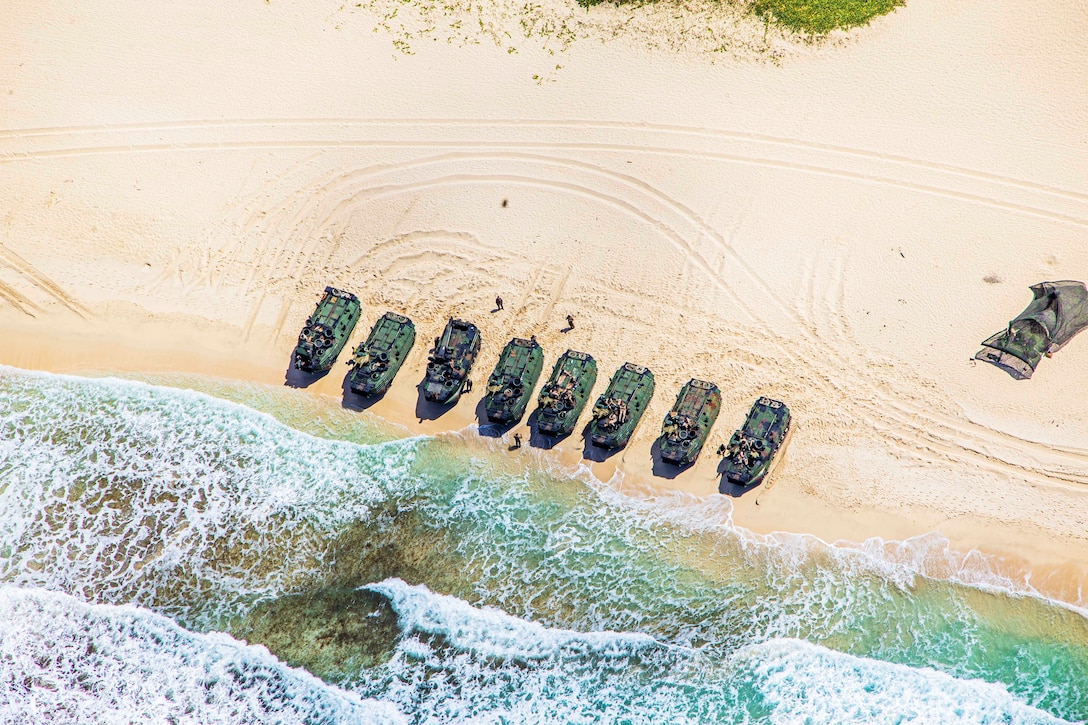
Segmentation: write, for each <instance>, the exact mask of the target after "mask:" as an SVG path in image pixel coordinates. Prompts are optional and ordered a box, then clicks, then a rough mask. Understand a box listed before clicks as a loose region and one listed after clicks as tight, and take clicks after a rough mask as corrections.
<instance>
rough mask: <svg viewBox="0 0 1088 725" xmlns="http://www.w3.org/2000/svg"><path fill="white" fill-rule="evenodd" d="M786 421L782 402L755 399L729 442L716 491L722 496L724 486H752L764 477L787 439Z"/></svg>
mask: <svg viewBox="0 0 1088 725" xmlns="http://www.w3.org/2000/svg"><path fill="white" fill-rule="evenodd" d="M790 422H791V421H790V410H789V408H787V407H786V404H785V403H781V402H779V401H777V400H771V399H770V398H760V399H759V400H757V401H756V402H755V403H754V404H753V405H752V409H751V410H750V411H748V418H747V419H746V420H745V421H744V425H743V426H741V428H740V430H738V431H736V432H734V433H733V436H732V437H731V438H730V439H729V445H728V447H727V448H726V452H725V471H724V473H723V475H722V482H721V485H720V486H719V487H718V490H719V491H721V492H722V493H725V486H726V484H727V483H735V484H737V485H739V486H754V485H756V484H757V483H759V482H761V481H762V480H763V479H764V478H766V477H767V474H768V473H770V471H771V469H772V468H773V465H774V463H775V459H776V456H777V454H778V453H779V451H781V450H782V449H783V448H784V447H785V445H786V443H787V441H788V439H789V435H790Z"/></svg>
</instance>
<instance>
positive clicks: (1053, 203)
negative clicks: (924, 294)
mask: <svg viewBox="0 0 1088 725" xmlns="http://www.w3.org/2000/svg"><path fill="white" fill-rule="evenodd" d="M321 123H323V122H322V121H314V120H313V119H270V120H268V121H242V122H199V121H198V122H191V123H188V122H187V123H181V124H163V125H158V126H157V127H156V130H157V131H160V132H161V131H163V130H166V129H172V130H174V131H175V132H180V135H182V136H184V135H185V134H184V132H193V131H194V130H197V131H199V132H204V131H208V130H214V131H216V132H219V133H222V132H224V131H226V130H231V129H235V130H236V129H239V128H244V129H247V130H248V131H252V130H254V129H261V127H266V128H263V129H262V130H264V131H269V130H272V131H275V130H277V129H282V128H285V127H287V128H294V129H299V130H305V131H313V129H314V128H315V127H316V126H315V124H317V125H319V124H321ZM335 123H336V124H337V126H338V128H342V127H343V126H344V124H345V121H344V120H343V119H337V120H336V121H335ZM348 123H353V124H354V125H355V126H356V127H361V126H366V127H368V128H378V127H380V126H381V125H383V124H384V125H388V124H390V123H393V124H397V125H399V126H401V127H416V128H423V129H430V130H431V131H432V133H433V130H434V129H435V128H436V127H438V126H439V125H444V126H453V127H458V126H459V127H460V128H461V129H466V128H467V129H469V130H472V129H474V128H479V127H481V126H482V127H485V128H489V129H493V128H495V127H501V128H503V129H504V130H509V129H511V128H527V129H533V130H535V131H542V130H551V131H563V130H564V129H565V130H567V131H569V130H571V129H580V130H582V131H586V130H603V131H605V132H607V133H609V134H611V135H613V136H614V135H616V134H618V133H628V134H634V135H643V134H664V135H666V136H668V137H670V138H673V139H675V138H684V139H697V140H702V141H721V140H723V139H724V140H729V141H731V142H734V143H740V144H745V143H747V144H754V145H756V146H758V147H761V148H764V149H767V148H770V149H778V150H783V149H784V150H787V151H789V152H791V154H796V153H797V152H798V151H800V152H801V153H807V154H813V155H815V156H816V157H817V159H816V161H818V162H812V161H796V160H793V159H790V158H787V159H781V158H773V157H771V156H769V155H766V154H765V155H757V154H753V153H750V152H743V151H744V150H743V149H741V151H742V152H736V151H733V152H725V151H716V150H711V149H706V148H702V147H700V148H698V149H690V148H684V147H682V146H681V145H679V144H675V143H674V144H673V145H671V146H670V145H653V144H651V143H648V142H642V143H613V142H598V143H591V142H577V143H570V142H563V141H555V142H543V143H542V142H539V141H517V140H514V141H510V140H505V141H489V140H479V139H453V140H437V141H436V140H417V141H412V140H404V139H403V138H393V139H380V138H379V139H373V138H365V139H358V138H356V139H350V138H349V139H344V138H321V139H315V138H312V133H311V134H303V135H304V136H305V135H309V136H311V138H295V139H284V138H280V139H278V140H257V141H245V140H241V139H229V138H228V139H226V140H218V141H203V140H185V139H184V138H182V139H180V140H178V141H175V142H173V143H144V144H140V143H133V142H131V141H129V142H128V143H124V144H117V145H113V146H111V145H109V144H102V145H99V146H92V145H84V146H82V147H68V148H63V147H61V148H52V149H50V148H44V149H30V150H25V151H20V152H15V153H14V154H12V153H10V152H8V153H5V154H4V155H2V156H0V162H3V161H11V160H18V159H19V158H32V157H39V158H40V157H50V156H64V155H78V154H84V153H121V152H125V153H129V152H140V151H166V150H221V149H246V148H303V147H315V148H326V149H327V148H330V147H333V148H339V149H350V148H364V147H389V146H393V147H396V148H399V149H405V150H407V149H418V148H449V147H450V146H454V147H461V148H464V147H470V148H475V149H484V148H490V149H507V150H510V149H516V150H522V151H524V150H527V149H528V150H543V151H547V152H549V153H578V154H586V153H598V154H599V153H626V154H658V155H668V156H679V157H688V158H694V159H698V160H702V161H725V162H732V163H742V164H748V165H753V166H763V167H769V168H776V169H781V170H785V171H792V172H801V173H817V174H827V175H831V176H838V177H841V178H845V179H850V180H854V181H858V182H862V183H877V184H887V185H892V186H896V187H899V188H903V189H907V190H910V191H915V192H919V193H926V194H932V195H936V196H943V197H945V198H949V199H952V200H958V201H963V202H970V203H977V204H983V205H986V206H991V207H995V208H999V209H1003V210H1005V211H1011V212H1016V213H1022V214H1028V215H1033V216H1040V217H1044V218H1047V219H1050V220H1052V221H1056V222H1061V223H1067V224H1074V225H1077V226H1081V227H1088V213H1086V212H1085V209H1084V208H1083V207H1084V206H1085V202H1086V201H1088V195H1084V194H1080V193H1077V192H1073V191H1069V190H1067V189H1061V188H1058V187H1052V186H1047V185H1044V184H1039V183H1035V182H1030V181H1024V180H1020V179H1015V178H1012V177H1007V176H1001V175H997V174H990V173H987V172H978V171H975V170H971V169H964V168H960V167H955V166H952V165H947V164H938V163H933V162H927V161H922V160H917V159H910V158H907V157H902V156H889V155H884V154H878V153H874V152H869V151H866V150H862V149H850V148H847V147H841V146H833V145H826V144H814V143H810V142H805V141H802V140H798V139H786V138H779V137H770V136H762V135H758V134H745V133H735V132H727V131H720V132H719V131H706V130H700V129H691V128H686V127H678V126H650V125H646V124H641V125H629V124H610V123H607V122H566V123H551V122H536V121H510V122H495V121H487V122H486V123H481V122H479V121H471V120H468V121H466V120H464V119H460V120H457V119H450V120H449V122H447V121H434V120H430V121H418V120H402V121H399V122H396V121H394V122H389V121H375V120H361V121H360V120H355V121H351V122H348ZM149 128H150V127H149V126H139V125H133V126H131V127H127V128H123V127H98V128H91V129H88V128H83V129H78V128H77V129H25V130H22V131H11V132H5V133H3V134H0V141H7V142H11V141H13V140H14V141H27V140H30V139H56V138H57V137H60V136H63V135H64V134H65V133H68V134H70V135H74V136H80V137H82V136H86V135H88V134H91V135H106V136H108V135H109V134H118V133H122V134H130V133H140V132H146V131H147V130H148V129H149ZM197 135H199V133H198V134H197ZM228 135H229V134H228ZM281 135H282V134H281ZM334 135H335V134H334ZM400 135H401V136H403V134H400ZM828 159H833V160H834V161H835V163H829V161H828ZM844 159H847V160H849V163H847V164H843V163H842V161H843V160H844ZM852 163H861V164H862V165H863V166H864V165H865V164H870V165H875V166H877V167H879V168H880V169H882V170H881V171H877V172H874V171H873V170H871V169H868V168H858V167H855V168H848V167H849V165H850V164H852ZM891 168H900V169H909V170H911V171H912V172H920V173H922V174H928V175H929V176H930V177H931V178H930V179H928V180H923V181H922V182H919V181H916V180H911V179H904V178H902V177H901V176H897V175H894V174H890V173H889V169H891ZM514 178H515V177H510V178H508V179H506V180H507V181H510V180H513V179H514ZM631 178H633V177H631ZM934 179H935V181H934ZM956 179H966V180H968V181H971V182H973V183H979V182H983V183H987V184H990V185H991V186H993V187H996V188H990V189H987V190H986V193H975V192H970V191H963V190H961V189H958V188H956V185H955V183H950V182H953V181H955V180H956ZM466 180H467V179H466V178H458V177H457V176H456V175H453V176H449V177H446V178H445V179H444V181H443V182H442V183H460V182H462V181H466ZM490 180H491V181H495V180H503V179H502V177H495V178H492V179H490ZM940 182H943V183H940ZM420 188H425V187H420ZM554 188H562V187H554ZM565 191H567V192H568V193H581V194H587V195H589V196H592V193H590V192H591V190H588V189H586V188H582V189H578V188H577V186H576V185H570V186H568V187H566V188H565ZM1010 192H1011V193H1013V194H1014V195H1015V194H1021V195H1022V194H1027V195H1028V196H1029V197H1030V196H1032V195H1034V198H1031V199H1030V200H1029V202H1028V203H1025V202H1023V201H1021V200H1016V199H1013V198H1011V197H1010V196H1009V193H1010ZM390 193H400V192H399V190H398V189H396V188H394V189H392V190H391V191H390ZM666 196H667V195H666ZM341 203H342V204H344V203H346V204H348V205H349V206H350V205H351V204H352V203H353V202H352V201H350V200H349V201H346V202H344V201H342V202H341ZM611 203H613V204H614V205H616V206H619V207H620V208H623V209H625V211H626V212H628V213H630V214H633V215H635V216H639V209H638V208H636V207H632V206H631V205H626V206H625V205H624V204H623V203H622V202H621V201H620V200H617V199H613V200H612V202H611ZM1070 208H1072V211H1070ZM688 211H690V210H688ZM640 218H641V219H642V220H643V221H644V222H646V223H648V224H650V225H651V226H653V227H655V228H656V229H657V230H658V231H659V232H661V233H662V234H663V235H664V236H665V237H666V238H667V239H669V241H670V242H671V243H673V244H677V245H679V246H680V247H681V248H682V249H684V250H685V252H686V253H690V254H692V255H694V256H695V257H697V258H698V259H699V261H700V265H699V266H700V267H701V268H702V271H703V272H704V274H706V275H707V276H708V277H709V279H710V280H711V281H713V282H714V283H715V284H716V285H717V286H719V287H720V288H722V289H723V291H726V292H727V293H728V294H729V295H730V296H732V297H734V298H736V297H737V295H736V293H735V292H734V291H733V290H732V289H731V288H730V287H729V286H728V285H722V284H721V281H720V280H719V279H718V277H717V275H715V274H714V269H715V268H718V269H721V268H722V266H723V260H722V259H721V258H718V259H717V260H713V261H716V262H717V263H716V264H714V263H712V260H709V259H707V258H706V257H704V256H703V255H702V254H701V253H700V252H698V251H696V250H695V249H694V248H693V247H692V245H691V244H689V243H688V241H687V239H686V238H685V237H684V235H677V234H674V233H670V231H669V229H668V228H667V226H662V224H660V223H659V222H660V220H658V223H655V222H654V220H653V219H652V218H649V217H647V216H646V215H641V217H640ZM690 220H691V221H696V222H699V223H698V224H696V226H703V227H704V228H706V229H709V227H708V226H707V225H705V223H703V222H702V220H700V219H698V218H697V216H694V215H693V216H692V217H691V219H690ZM300 221H301V220H300V218H299V216H298V215H296V216H295V217H293V218H291V219H288V220H287V221H286V226H291V225H292V224H293V223H294V224H296V225H297V223H298V222H300ZM296 229H297V226H296ZM700 236H701V235H700ZM709 236H710V239H711V241H713V242H714V244H715V245H716V246H718V247H719V248H720V249H721V250H722V251H724V252H726V253H727V254H728V255H729V256H732V257H733V258H734V259H733V260H732V261H734V262H737V263H739V264H740V265H741V266H742V267H744V270H743V271H744V272H745V274H746V276H748V277H749V278H750V279H751V280H752V281H753V282H756V284H757V286H758V287H760V288H762V289H761V291H762V292H764V293H765V294H767V295H768V296H770V298H771V299H773V300H774V301H775V303H776V305H777V306H778V307H780V308H781V309H782V310H783V311H786V312H787V313H792V314H793V316H796V308H795V307H791V306H790V305H787V304H786V303H785V301H784V300H782V299H781V298H778V297H777V295H776V293H775V291H774V289H773V288H772V287H771V286H770V285H767V284H766V283H765V282H763V280H762V279H761V278H760V277H759V275H758V273H757V272H756V271H755V270H754V269H751V268H750V267H748V265H747V264H746V263H745V260H743V258H741V257H739V256H738V255H736V252H735V250H733V249H732V248H731V245H729V244H728V242H727V241H726V240H724V239H715V238H714V235H713V234H711V235H709ZM737 301H738V302H741V303H743V300H737ZM750 312H751V311H750ZM755 318H756V319H757V320H758V319H759V316H758V314H756V315H755ZM798 319H800V318H798ZM806 336H812V337H813V339H815V341H816V342H817V343H819V344H820V346H821V347H824V348H825V352H827V353H829V355H830V356H831V357H832V358H833V359H835V360H836V361H837V363H838V365H837V367H842V365H843V362H844V361H843V359H842V356H841V355H839V354H837V351H836V350H835V349H834V346H828V345H827V344H826V342H827V341H826V340H821V339H820V338H819V336H818V335H817V336H813V334H812V332H811V330H810V331H809V332H808V334H807V335H806ZM785 352H786V353H787V354H790V350H789V346H785ZM791 357H794V358H796V356H795V355H793V354H791ZM797 362H802V361H797ZM854 362H855V363H856V359H855V361H854ZM850 370H851V372H852V373H853V374H854V375H857V374H858V372H859V371H858V370H857V368H856V367H854V366H851V367H850ZM864 377H865V378H867V380H865V387H867V388H870V389H871V392H872V393H873V394H874V396H875V397H876V398H878V399H879V400H880V401H882V402H884V403H890V405H881V406H880V407H881V408H883V409H884V411H885V412H881V413H878V414H877V418H876V419H878V420H886V421H888V422H891V423H893V424H894V425H895V426H896V429H898V430H908V431H911V430H917V429H918V428H919V426H918V425H916V423H917V420H918V418H919V416H924V419H923V421H924V422H926V423H928V424H933V425H935V426H936V427H946V423H947V422H955V420H956V419H954V418H950V419H947V421H944V422H942V421H940V420H937V419H934V418H933V417H932V413H931V412H929V406H925V408H926V409H924V410H923V409H922V408H920V407H919V408H917V409H915V410H911V408H913V407H915V406H903V404H902V403H901V402H899V401H896V400H889V398H887V397H886V395H885V394H884V393H882V392H881V390H880V388H881V386H880V385H879V384H874V383H879V381H874V379H873V376H872V374H871V372H869V371H867V372H866V374H865V376H864ZM829 382H831V384H832V385H834V382H833V381H829ZM835 387H839V386H837V385H835ZM847 399H850V397H849V396H848V398H847ZM862 407H864V408H868V409H869V410H867V411H866V412H867V413H868V414H869V415H866V416H865V417H866V418H870V417H871V416H872V415H874V410H873V408H872V407H871V406H869V405H866V404H865V403H864V402H863V403H862ZM889 409H890V410H891V411H892V412H893V413H895V414H894V415H892V416H888V415H887V414H886V411H887V410H889ZM912 421H913V422H912ZM966 425H967V426H969V429H970V430H971V434H970V435H969V436H968V437H969V438H970V437H972V436H975V437H977V430H975V429H977V428H979V426H977V425H976V424H973V423H970V422H967V424H966ZM967 430H968V428H965V427H964V425H963V423H957V425H956V428H954V429H952V430H948V429H946V430H945V431H943V432H942V434H941V435H939V436H936V439H937V441H938V442H939V441H953V440H956V439H957V438H959V436H958V435H950V433H957V434H963V433H964V432H965V431H967ZM987 430H988V429H987ZM929 435H930V437H934V434H933V432H932V431H930V432H929ZM999 438H1000V437H999ZM1010 438H1011V440H1012V441H1015V443H1016V445H1017V446H1018V447H1019V446H1020V445H1025V444H1029V445H1030V442H1027V441H1023V440H1021V439H1018V438H1012V437H1010ZM1004 442H1005V443H1008V442H1009V441H1007V440H1006V441H1004ZM957 447H958V449H960V450H962V451H971V453H973V454H975V455H978V456H981V457H982V458H984V459H986V458H989V459H990V460H1003V459H1004V458H1005V457H1004V456H997V457H996V458H995V456H988V455H987V454H985V453H982V452H981V451H979V450H977V449H978V448H979V446H971V447H968V448H963V446H962V443H956V444H954V445H953V449H954V450H956V449H957ZM1043 448H1047V447H1045V446H1044V447H1043ZM1047 450H1051V449H1049V448H1047ZM1067 454H1068V455H1069V456H1071V459H1072V460H1073V461H1074V462H1075V463H1076V465H1077V467H1081V464H1082V463H1083V461H1082V458H1083V456H1082V453H1081V452H1079V451H1074V452H1071V453H1068V452H1067ZM1016 470H1017V471H1018V472H1019V473H1020V475H1022V474H1023V473H1024V469H1023V467H1016ZM1047 473H1051V471H1047ZM1075 478H1076V480H1078V482H1079V481H1080V477H1079V475H1078V476H1075Z"/></svg>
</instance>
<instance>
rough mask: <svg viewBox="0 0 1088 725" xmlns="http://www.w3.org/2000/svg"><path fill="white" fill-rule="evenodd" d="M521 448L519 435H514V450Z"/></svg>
mask: <svg viewBox="0 0 1088 725" xmlns="http://www.w3.org/2000/svg"><path fill="white" fill-rule="evenodd" d="M518 448H521V433H515V434H514V449H515V450H516V449H518Z"/></svg>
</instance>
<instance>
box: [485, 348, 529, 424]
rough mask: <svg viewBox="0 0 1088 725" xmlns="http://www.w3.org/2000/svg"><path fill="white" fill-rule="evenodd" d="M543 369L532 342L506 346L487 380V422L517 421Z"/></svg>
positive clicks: (527, 403) (523, 411)
mask: <svg viewBox="0 0 1088 725" xmlns="http://www.w3.org/2000/svg"><path fill="white" fill-rule="evenodd" d="M543 367H544V349H543V348H542V347H540V344H539V343H538V342H537V341H536V340H525V339H523V338H520V337H515V338H514V339H512V340H511V341H510V342H508V343H506V347H504V348H503V350H502V354H501V355H499V361H498V362H497V363H495V369H494V370H493V371H492V373H491V376H490V377H489V378H488V379H487V395H486V396H484V410H485V411H487V419H488V420H490V421H491V422H492V423H513V422H515V421H518V420H521V417H522V416H523V415H524V414H525V408H526V406H527V405H529V399H530V398H531V397H532V395H533V388H534V387H536V381H537V379H538V378H539V377H540V371H541V369H542V368H543Z"/></svg>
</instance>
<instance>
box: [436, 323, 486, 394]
mask: <svg viewBox="0 0 1088 725" xmlns="http://www.w3.org/2000/svg"><path fill="white" fill-rule="evenodd" d="M479 351H480V331H479V330H478V329H477V328H476V325H474V324H472V323H471V322H465V321H464V320H455V319H453V318H452V317H451V318H450V321H449V322H447V323H446V329H445V330H444V331H443V332H442V336H441V337H439V338H438V341H437V342H436V344H435V348H434V349H433V350H431V354H430V357H428V358H427V374H426V376H425V377H424V378H423V397H424V398H426V399H427V400H429V401H431V402H432V403H441V404H446V403H452V402H454V401H456V400H457V399H458V398H459V397H460V396H461V391H462V390H463V389H464V385H465V381H466V380H468V374H469V372H470V371H471V370H472V363H474V362H476V353H478V352H479Z"/></svg>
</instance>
